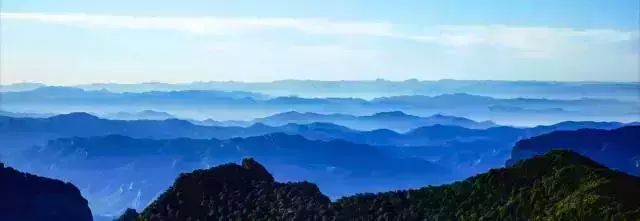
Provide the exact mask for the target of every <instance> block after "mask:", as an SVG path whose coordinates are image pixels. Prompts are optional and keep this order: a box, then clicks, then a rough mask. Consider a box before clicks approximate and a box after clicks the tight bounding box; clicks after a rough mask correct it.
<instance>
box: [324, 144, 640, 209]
mask: <svg viewBox="0 0 640 221" xmlns="http://www.w3.org/2000/svg"><path fill="white" fill-rule="evenodd" d="M639 197H640V178H638V177H633V176H629V175H626V174H624V173H619V172H616V171H612V170H610V169H607V168H606V167H604V166H601V165H599V164H597V163H596V162H594V161H592V160H590V159H588V158H585V157H583V156H580V155H578V154H576V153H574V152H570V151H563V150H554V151H551V152H549V153H547V154H545V155H543V156H538V157H534V158H532V159H529V160H525V161H522V162H520V163H517V164H515V165H514V166H512V167H509V168H505V169H494V170H491V171H489V172H488V173H484V174H481V175H478V176H475V177H472V178H469V179H466V180H464V181H461V182H456V183H453V184H450V185H443V186H437V187H424V188H421V189H417V190H408V191H396V192H386V193H378V194H360V195H356V196H352V197H346V198H342V199H339V200H338V201H337V202H336V205H335V207H336V208H337V209H338V211H339V218H340V219H344V220H376V219H378V220H379V219H382V220H425V219H426V220H638V219H640V201H639V200H638V199H639Z"/></svg>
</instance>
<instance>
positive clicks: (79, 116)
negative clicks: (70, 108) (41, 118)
mask: <svg viewBox="0 0 640 221" xmlns="http://www.w3.org/2000/svg"><path fill="white" fill-rule="evenodd" d="M49 119H78V120H95V119H100V118H99V117H96V116H94V115H92V114H89V113H86V112H72V113H68V114H59V115H56V116H52V117H49Z"/></svg>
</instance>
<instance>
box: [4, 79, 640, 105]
mask: <svg viewBox="0 0 640 221" xmlns="http://www.w3.org/2000/svg"><path fill="white" fill-rule="evenodd" d="M18 86H20V85H16V86H15V87H18ZM4 87H7V88H11V87H12V85H8V86H4ZM77 87H81V88H84V89H91V90H101V89H108V90H111V91H118V92H142V91H154V90H155V91H173V90H222V91H253V92H257V93H264V94H269V95H272V96H287V95H292V94H294V95H298V96H302V97H347V96H350V97H364V98H371V97H381V96H397V95H406V94H415V95H437V94H455V93H468V94H478V95H484V96H493V97H532V98H554V99H567V98H575V97H593V98H620V99H634V100H637V99H638V93H637V92H638V88H640V85H639V84H638V82H625V83H622V82H620V83H618V82H557V81H553V82H550V81H495V80H491V81H482V80H480V81H479V80H448V79H446V80H437V81H423V80H416V79H410V80H405V81H389V80H368V81H312V80H282V81H274V82H237V81H233V82H216V81H210V82H193V83H180V84H169V83H140V84H117V83H106V84H89V85H78V86H77ZM22 88H25V87H22ZM30 88H34V87H33V85H30Z"/></svg>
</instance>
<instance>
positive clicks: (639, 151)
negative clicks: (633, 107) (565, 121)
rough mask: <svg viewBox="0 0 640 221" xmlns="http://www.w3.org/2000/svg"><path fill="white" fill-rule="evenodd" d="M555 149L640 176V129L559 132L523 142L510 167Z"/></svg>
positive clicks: (638, 127) (635, 127) (519, 142)
mask: <svg viewBox="0 0 640 221" xmlns="http://www.w3.org/2000/svg"><path fill="white" fill-rule="evenodd" d="M552 149H567V150H571V151H575V152H578V153H580V154H582V155H584V156H587V157H589V158H591V159H593V160H594V161H596V162H598V163H601V164H603V165H605V166H607V167H609V168H613V169H616V170H620V171H623V172H626V173H629V174H632V175H636V176H640V126H627V127H622V128H618V129H613V130H598V129H580V130H576V131H556V132H551V133H548V134H544V135H540V136H536V137H532V138H529V139H524V140H520V141H518V143H517V144H516V145H515V147H514V148H513V152H512V153H511V159H510V160H509V161H508V162H507V165H511V164H514V163H516V162H518V161H520V160H524V159H528V158H530V157H533V156H536V155H540V154H544V153H545V152H547V151H549V150H552Z"/></svg>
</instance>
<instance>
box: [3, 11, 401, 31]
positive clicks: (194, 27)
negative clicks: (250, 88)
mask: <svg viewBox="0 0 640 221" xmlns="http://www.w3.org/2000/svg"><path fill="white" fill-rule="evenodd" d="M0 15H1V18H2V19H6V20H24V21H39V22H46V23H57V24H67V25H78V26H85V27H94V28H100V27H103V28H126V29H145V30H174V31H183V32H189V33H194V34H211V35H225V34H230V33H240V32H249V31H259V30H265V29H292V30H297V31H301V32H305V33H314V34H326V35H370V36H389V35H391V24H389V23H385V22H336V21H331V20H328V19H316V18H302V19H299V18H220V17H210V16H202V17H153V16H146V17H142V16H122V15H90V14H78V13H67V14H51V13H12V12H2V13H0Z"/></svg>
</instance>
